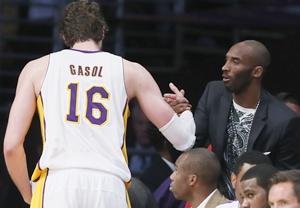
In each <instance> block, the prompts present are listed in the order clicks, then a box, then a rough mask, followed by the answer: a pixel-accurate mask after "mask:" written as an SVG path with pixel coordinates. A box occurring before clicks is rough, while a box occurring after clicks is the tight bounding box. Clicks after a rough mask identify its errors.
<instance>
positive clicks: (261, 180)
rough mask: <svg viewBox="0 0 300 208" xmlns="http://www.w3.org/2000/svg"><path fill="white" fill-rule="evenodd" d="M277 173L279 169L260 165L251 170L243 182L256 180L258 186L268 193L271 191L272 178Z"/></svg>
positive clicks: (243, 178)
mask: <svg viewBox="0 0 300 208" xmlns="http://www.w3.org/2000/svg"><path fill="white" fill-rule="evenodd" d="M276 172H277V169H276V168H275V167H274V166H272V165H269V164H259V165H256V166H254V167H252V168H250V169H249V170H248V171H247V172H246V173H245V174H244V175H243V177H242V178H241V181H245V180H248V179H252V178H255V179H256V183H257V185H258V186H260V187H262V188H263V189H264V190H265V191H266V192H268V191H269V187H270V183H271V181H270V178H271V177H272V176H273V175H274V174H275V173H276Z"/></svg>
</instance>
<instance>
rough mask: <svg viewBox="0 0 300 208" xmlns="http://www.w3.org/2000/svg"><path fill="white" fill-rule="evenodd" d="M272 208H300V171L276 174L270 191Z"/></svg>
mask: <svg viewBox="0 0 300 208" xmlns="http://www.w3.org/2000/svg"><path fill="white" fill-rule="evenodd" d="M269 205H270V207H271V208H300V170H287V171H280V172H278V173H276V174H275V175H274V176H273V177H272V179H271V188H270V191H269Z"/></svg>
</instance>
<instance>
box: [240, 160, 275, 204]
mask: <svg viewBox="0 0 300 208" xmlns="http://www.w3.org/2000/svg"><path fill="white" fill-rule="evenodd" d="M276 172H277V169H276V168H274V167H273V166H271V165H268V164H260V165H256V166H254V167H252V168H250V169H249V170H248V171H247V172H246V173H245V174H244V175H243V177H242V179H241V183H240V190H241V192H240V194H241V199H242V203H241V204H240V205H241V207H242V208H268V207H269V205H268V191H269V185H270V178H271V177H272V176H273V175H274V174H275V173H276Z"/></svg>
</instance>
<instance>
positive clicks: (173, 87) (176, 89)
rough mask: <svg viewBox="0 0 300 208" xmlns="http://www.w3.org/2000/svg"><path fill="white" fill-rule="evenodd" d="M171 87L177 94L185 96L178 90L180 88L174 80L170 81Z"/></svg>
mask: <svg viewBox="0 0 300 208" xmlns="http://www.w3.org/2000/svg"><path fill="white" fill-rule="evenodd" d="M169 87H170V89H171V90H172V91H173V92H174V93H175V94H176V95H177V96H183V94H182V93H181V92H180V91H179V90H178V88H177V87H176V86H175V85H174V84H173V83H172V82H170V84H169Z"/></svg>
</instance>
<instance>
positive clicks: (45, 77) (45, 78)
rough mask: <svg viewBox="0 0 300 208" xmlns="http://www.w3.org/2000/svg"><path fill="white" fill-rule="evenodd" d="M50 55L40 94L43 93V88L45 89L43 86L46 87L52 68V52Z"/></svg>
mask: <svg viewBox="0 0 300 208" xmlns="http://www.w3.org/2000/svg"><path fill="white" fill-rule="evenodd" d="M48 56H49V58H48V65H47V69H46V73H45V76H44V77H43V81H42V84H41V89H40V92H39V95H41V93H42V89H43V87H44V84H45V83H46V81H47V75H48V72H49V69H50V64H51V56H52V53H50V54H49V55H48Z"/></svg>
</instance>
